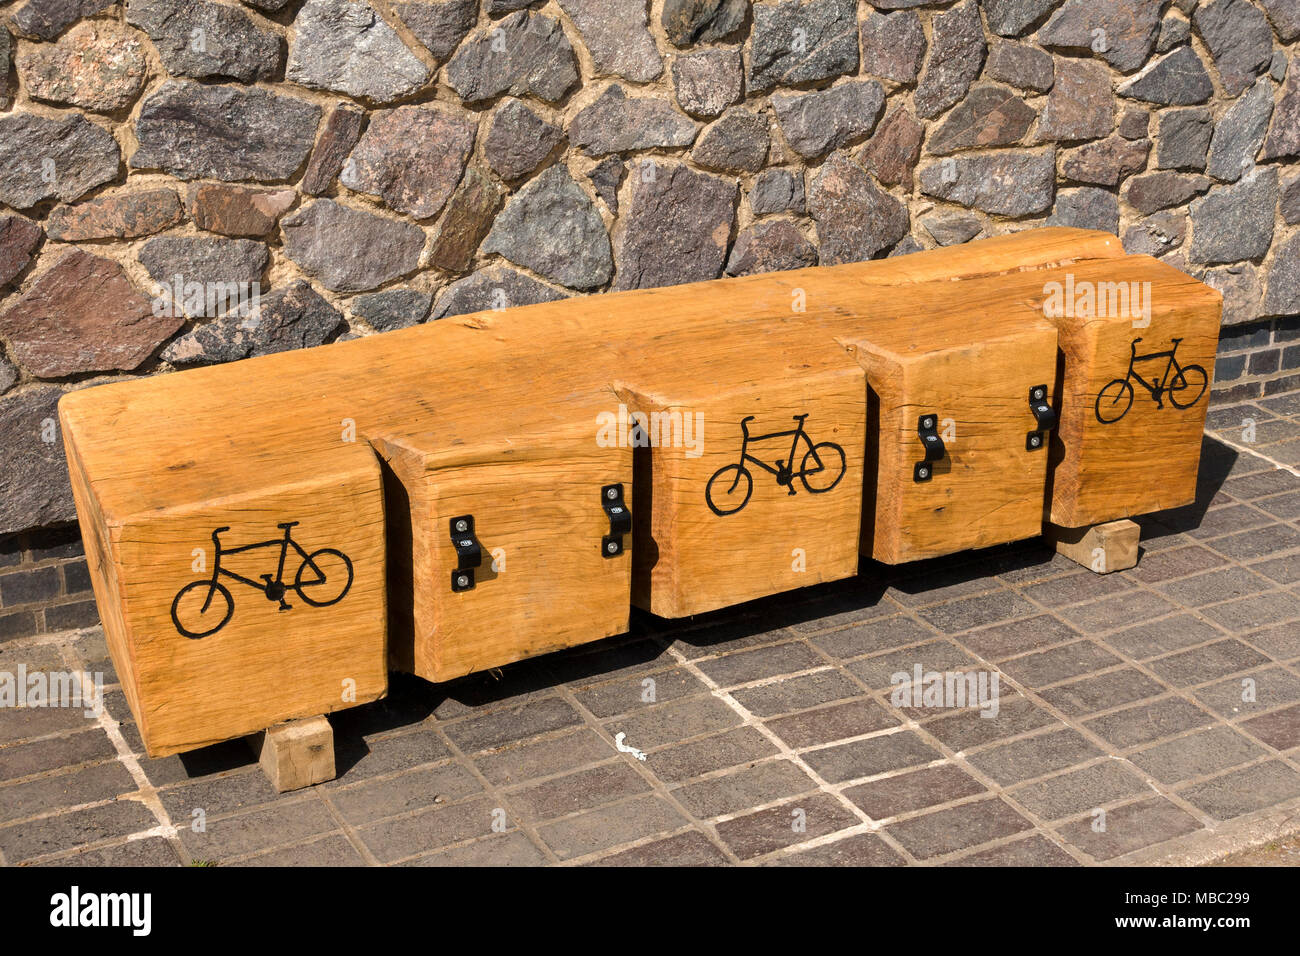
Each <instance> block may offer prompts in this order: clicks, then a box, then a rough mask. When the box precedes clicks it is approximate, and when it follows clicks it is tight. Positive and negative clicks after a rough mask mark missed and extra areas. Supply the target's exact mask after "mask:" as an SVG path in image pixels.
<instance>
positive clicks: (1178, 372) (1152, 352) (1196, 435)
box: [1027, 256, 1223, 528]
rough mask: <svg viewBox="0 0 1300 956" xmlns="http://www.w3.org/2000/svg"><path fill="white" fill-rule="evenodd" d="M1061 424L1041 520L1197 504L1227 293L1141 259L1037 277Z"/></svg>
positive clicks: (1081, 523)
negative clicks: (1055, 362) (1054, 334)
mask: <svg viewBox="0 0 1300 956" xmlns="http://www.w3.org/2000/svg"><path fill="white" fill-rule="evenodd" d="M1033 280H1034V282H1036V283H1040V284H1041V286H1040V289H1039V290H1037V291H1032V292H1028V293H1027V301H1029V302H1031V303H1032V304H1034V305H1035V306H1036V307H1038V308H1040V309H1041V310H1042V311H1043V312H1044V314H1045V315H1046V316H1047V318H1048V319H1049V320H1050V321H1052V322H1053V323H1055V324H1056V326H1057V329H1058V333H1059V335H1058V338H1059V349H1060V370H1059V373H1058V376H1059V377H1058V385H1059V396H1060V397H1059V404H1058V406H1057V407H1058V409H1059V411H1060V419H1061V420H1060V425H1059V427H1058V429H1057V437H1056V440H1055V441H1054V442H1053V443H1052V473H1051V478H1050V483H1049V492H1050V495H1049V498H1048V501H1047V510H1046V513H1045V515H1044V519H1045V520H1046V521H1050V522H1051V523H1052V524H1057V525H1061V526H1063V527H1067V528H1082V527H1085V526H1089V525H1097V524H1101V523H1103V522H1106V521H1111V520H1114V519H1117V518H1128V517H1132V516H1133V515H1140V514H1148V513H1150V512H1152V511H1163V510H1165V509H1168V508H1178V507H1181V506H1183V505H1187V504H1191V503H1192V502H1193V501H1195V500H1196V474H1197V470H1198V466H1199V463H1200V455H1201V442H1202V439H1203V432H1204V429H1205V415H1206V412H1207V410H1208V409H1209V405H1210V388H1211V386H1212V384H1213V378H1214V362H1215V353H1216V349H1217V347H1218V340H1219V315H1220V311H1221V307H1222V302H1223V297H1222V295H1221V294H1220V293H1219V292H1217V291H1216V290H1215V289H1213V288H1211V287H1210V286H1208V285H1206V284H1204V283H1202V282H1199V281H1197V280H1196V279H1193V278H1191V277H1190V276H1187V275H1184V274H1183V273H1182V272H1180V271H1179V270H1177V269H1175V268H1174V267H1173V266H1170V265H1168V264H1166V263H1163V262H1160V261H1158V260H1156V259H1152V258H1149V257H1147V256H1128V257H1126V258H1124V259H1122V260H1115V261H1112V262H1083V263H1076V264H1075V265H1072V266H1068V267H1065V268H1061V269H1054V270H1047V271H1045V272H1040V273H1038V274H1036V275H1035V276H1034V277H1033Z"/></svg>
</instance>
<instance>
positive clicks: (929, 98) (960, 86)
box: [913, 0, 985, 119]
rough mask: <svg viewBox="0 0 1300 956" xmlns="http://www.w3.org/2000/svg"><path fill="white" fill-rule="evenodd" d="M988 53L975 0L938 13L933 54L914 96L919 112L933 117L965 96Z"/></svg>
mask: <svg viewBox="0 0 1300 956" xmlns="http://www.w3.org/2000/svg"><path fill="white" fill-rule="evenodd" d="M984 53H985V48H984V26H983V24H982V22H981V21H980V12H979V7H978V6H977V5H976V3H975V0H965V2H963V3H961V4H958V5H957V6H955V7H953V8H952V9H951V10H947V11H945V12H943V13H940V14H938V15H937V16H935V18H934V20H933V21H931V24H930V54H929V56H928V57H926V61H925V71H924V72H923V73H922V74H921V80H920V82H919V83H918V84H917V87H916V95H915V96H914V97H913V102H914V104H915V106H916V113H917V115H918V116H920V117H921V118H922V119H933V118H934V117H936V116H938V115H939V114H940V113H942V112H943V111H944V110H946V109H947V108H948V107H950V106H952V105H953V104H954V103H956V102H957V101H958V100H960V99H961V98H962V97H963V96H965V95H966V91H967V90H968V89H970V85H971V81H972V80H974V79H975V77H977V76H979V72H980V69H981V68H982V67H983V66H984Z"/></svg>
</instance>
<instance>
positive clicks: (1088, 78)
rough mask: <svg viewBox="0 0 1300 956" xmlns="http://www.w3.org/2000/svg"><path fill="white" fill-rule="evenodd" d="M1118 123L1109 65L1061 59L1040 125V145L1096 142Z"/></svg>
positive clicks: (1058, 59)
mask: <svg viewBox="0 0 1300 956" xmlns="http://www.w3.org/2000/svg"><path fill="white" fill-rule="evenodd" d="M1114 123H1115V98H1114V96H1113V95H1112V94H1111V91H1110V71H1109V70H1107V69H1106V67H1105V65H1104V64H1101V63H1096V62H1093V61H1091V60H1076V59H1062V58H1057V61H1056V82H1055V83H1054V84H1053V86H1052V92H1051V93H1049V94H1048V96H1047V105H1046V106H1045V107H1043V115H1042V118H1041V119H1040V120H1039V123H1038V140H1039V142H1049V141H1060V140H1078V139H1096V138H1097V137H1099V136H1105V135H1106V134H1107V133H1109V132H1110V131H1111V127H1112V126H1113V125H1114Z"/></svg>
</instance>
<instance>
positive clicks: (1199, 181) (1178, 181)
mask: <svg viewBox="0 0 1300 956" xmlns="http://www.w3.org/2000/svg"><path fill="white" fill-rule="evenodd" d="M1209 188H1210V180H1209V179H1207V178H1206V177H1204V176H1197V175H1194V174H1186V173H1175V172H1172V171H1170V172H1158V173H1146V174H1144V175H1141V176H1134V177H1132V178H1131V179H1129V180H1128V181H1127V182H1126V183H1125V184H1124V193H1123V195H1124V200H1125V201H1126V202H1127V203H1128V204H1129V205H1130V206H1132V207H1133V208H1134V209H1136V210H1137V211H1138V212H1139V213H1142V214H1143V215H1146V214H1147V213H1152V212H1155V211H1156V210H1157V209H1168V208H1169V207H1170V206H1181V205H1182V204H1183V203H1185V202H1187V200H1189V199H1191V198H1192V197H1193V196H1195V195H1197V194H1199V193H1203V192H1205V190H1207V189H1209Z"/></svg>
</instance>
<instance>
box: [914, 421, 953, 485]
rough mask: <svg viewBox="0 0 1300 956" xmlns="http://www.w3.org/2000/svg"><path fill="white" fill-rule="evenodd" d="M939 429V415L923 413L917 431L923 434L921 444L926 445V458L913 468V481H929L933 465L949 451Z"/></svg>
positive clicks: (917, 424)
mask: <svg viewBox="0 0 1300 956" xmlns="http://www.w3.org/2000/svg"><path fill="white" fill-rule="evenodd" d="M938 429H939V416H938V415H935V414H930V415H922V416H921V417H920V419H919V420H918V421H917V423H916V433H917V434H918V435H920V436H921V444H922V445H923V446H924V447H925V458H923V459H922V460H921V461H918V462H917V463H916V465H915V466H914V467H913V468H912V480H913V481H929V480H930V479H931V478H933V477H934V469H933V468H932V467H931V465H932V464H933V463H934V462H936V461H938V460H939V459H941V458H942V457H943V456H944V455H946V454H947V453H948V451H947V449H946V448H944V447H943V439H942V438H940V437H939V431H938Z"/></svg>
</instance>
